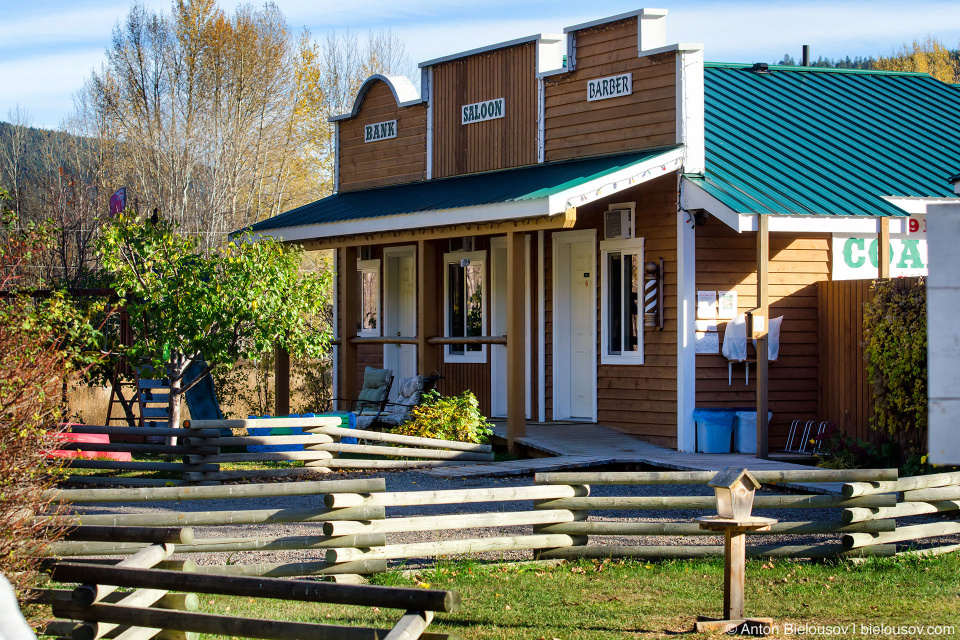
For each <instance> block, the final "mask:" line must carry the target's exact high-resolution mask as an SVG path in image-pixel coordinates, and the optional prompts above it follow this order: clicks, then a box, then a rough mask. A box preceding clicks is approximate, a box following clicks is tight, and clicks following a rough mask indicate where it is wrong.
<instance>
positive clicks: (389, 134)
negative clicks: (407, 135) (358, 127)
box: [363, 120, 397, 142]
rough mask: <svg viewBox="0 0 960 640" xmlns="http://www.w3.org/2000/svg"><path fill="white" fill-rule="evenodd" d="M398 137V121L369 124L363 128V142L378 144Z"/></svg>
mask: <svg viewBox="0 0 960 640" xmlns="http://www.w3.org/2000/svg"><path fill="white" fill-rule="evenodd" d="M396 137H397V121H396V120H387V121H386V122H378V123H376V124H368V125H367V126H365V127H364V128H363V141H364V142H376V141H377V140H388V139H390V138H396Z"/></svg>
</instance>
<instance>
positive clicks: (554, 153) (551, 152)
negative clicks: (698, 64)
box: [544, 18, 677, 162]
mask: <svg viewBox="0 0 960 640" xmlns="http://www.w3.org/2000/svg"><path fill="white" fill-rule="evenodd" d="M570 35H571V37H576V69H574V71H573V72H571V73H569V74H566V75H563V76H550V77H547V78H546V79H545V88H544V104H545V118H544V144H545V159H546V160H547V162H550V161H553V160H565V159H569V158H580V157H584V156H594V155H602V154H607V153H619V152H623V151H632V150H636V149H648V148H653V147H662V146H667V145H673V144H676V140H677V134H676V77H677V71H676V53H675V52H667V53H662V54H657V55H653V56H646V57H643V58H638V57H637V18H629V19H627V20H621V21H619V22H611V23H608V24H604V25H600V26H597V27H593V28H590V29H584V30H582V31H577V32H575V33H573V34H570ZM628 72H630V73H632V74H633V93H632V94H631V95H629V96H622V97H619V98H608V99H606V100H597V101H594V102H588V101H587V81H588V80H593V79H597V78H604V77H607V76H612V75H617V74H620V73H628Z"/></svg>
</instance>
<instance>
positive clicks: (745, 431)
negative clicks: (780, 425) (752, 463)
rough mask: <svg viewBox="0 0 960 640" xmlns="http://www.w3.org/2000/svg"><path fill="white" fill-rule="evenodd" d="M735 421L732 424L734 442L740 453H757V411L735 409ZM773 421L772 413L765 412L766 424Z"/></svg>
mask: <svg viewBox="0 0 960 640" xmlns="http://www.w3.org/2000/svg"><path fill="white" fill-rule="evenodd" d="M736 415H737V419H736V420H735V421H734V424H733V433H734V438H733V439H734V442H735V443H736V450H737V451H738V452H740V453H756V452H757V409H756V407H737V409H736ZM772 419H773V411H767V424H770V420H772Z"/></svg>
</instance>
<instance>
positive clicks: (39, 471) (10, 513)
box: [0, 192, 99, 596]
mask: <svg viewBox="0 0 960 640" xmlns="http://www.w3.org/2000/svg"><path fill="white" fill-rule="evenodd" d="M3 195H4V194H3V193H2V192H0V198H2V197H3ZM48 237H49V229H48V228H46V227H44V226H42V225H31V224H27V225H24V224H21V222H20V221H19V220H18V219H17V217H16V216H15V215H13V214H12V213H10V212H9V211H4V212H2V217H0V289H2V290H3V291H6V292H10V291H12V290H15V289H16V286H17V281H18V278H19V276H20V272H21V271H22V269H21V267H22V266H23V265H25V264H28V263H29V261H30V258H31V256H32V255H34V254H35V252H36V251H38V250H39V249H41V248H42V247H43V246H45V242H46V241H47V238H48ZM98 336H99V334H98V332H97V331H95V330H94V329H93V327H92V326H91V325H90V323H89V317H88V316H86V315H84V314H82V313H81V312H80V311H79V310H78V309H77V307H76V306H75V305H74V304H72V303H71V302H70V301H69V300H68V299H67V298H66V297H65V296H64V295H62V294H55V295H53V296H51V297H49V298H47V299H43V300H33V299H31V298H29V297H27V296H22V295H12V296H8V297H5V298H3V299H2V300H0V571H2V572H3V573H4V574H6V575H7V577H8V578H9V579H10V582H11V583H13V585H14V587H15V588H16V589H17V591H18V592H19V593H20V594H21V596H22V595H23V590H24V589H25V588H27V587H28V586H30V585H31V584H32V582H33V580H34V579H35V577H36V564H37V560H38V558H39V557H40V556H41V555H42V554H43V552H44V549H43V543H44V542H48V541H49V540H51V539H53V538H54V537H56V535H57V534H58V532H57V531H56V530H53V529H50V528H48V527H46V526H44V525H40V524H36V523H35V522H34V520H33V517H34V516H35V515H37V514H38V513H42V512H44V511H46V510H47V509H48V506H49V505H48V502H47V501H46V500H45V498H44V497H43V492H44V490H45V489H47V488H48V487H49V486H51V484H52V483H53V481H54V479H55V478H56V474H57V472H58V465H59V461H57V460H53V459H48V458H46V457H45V456H44V453H43V452H44V450H45V449H50V448H56V446H55V445H54V437H55V433H54V432H56V431H57V424H58V422H59V421H60V420H61V418H62V412H63V405H62V402H61V400H62V397H63V394H64V392H65V390H66V388H67V385H68V384H69V383H70V382H72V381H75V380H77V379H78V378H79V376H80V374H81V373H82V371H83V370H84V368H85V366H86V365H87V364H89V361H88V362H87V363H85V362H84V360H83V358H82V357H81V352H82V349H83V348H84V347H85V346H87V345H89V344H91V342H92V341H93V340H94V339H96V338H97V337H98Z"/></svg>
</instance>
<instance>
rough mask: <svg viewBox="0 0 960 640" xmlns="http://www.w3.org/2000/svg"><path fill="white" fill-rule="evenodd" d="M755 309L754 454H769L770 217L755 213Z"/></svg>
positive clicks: (763, 456)
mask: <svg viewBox="0 0 960 640" xmlns="http://www.w3.org/2000/svg"><path fill="white" fill-rule="evenodd" d="M757 224H758V229H757V309H758V311H759V315H760V316H761V317H762V318H763V329H762V331H760V332H759V333H758V335H757V457H758V458H760V459H762V460H766V459H767V458H768V457H769V440H768V437H769V428H770V425H769V424H768V420H767V412H768V407H769V384H770V376H769V369H770V363H769V361H768V360H767V358H768V356H769V355H770V352H769V350H768V346H767V330H768V329H769V326H770V317H769V316H770V297H769V296H770V273H769V267H770V218H768V217H767V216H765V215H758V216H757Z"/></svg>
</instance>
